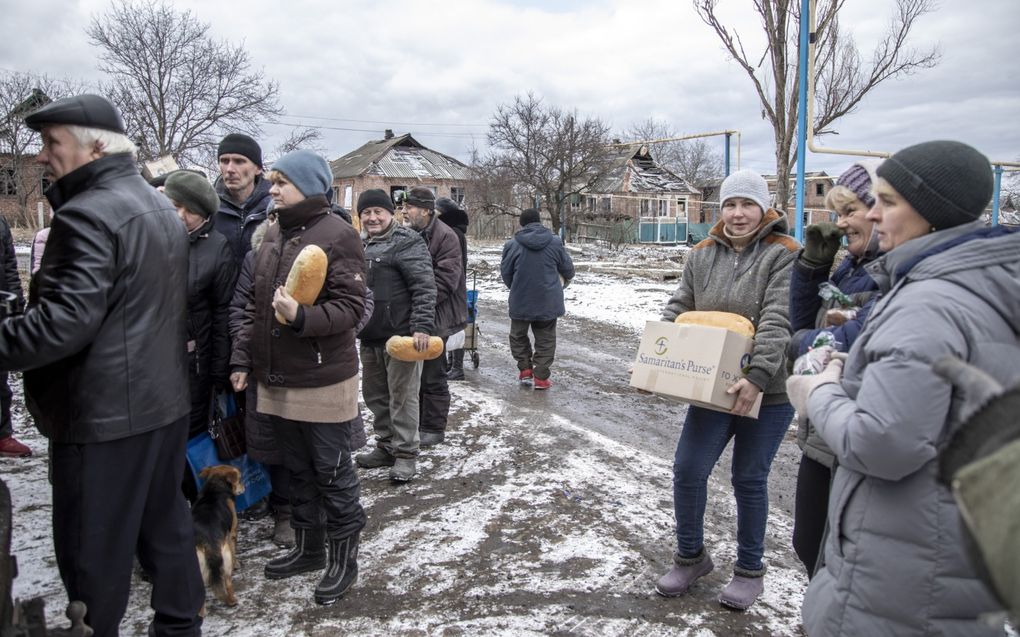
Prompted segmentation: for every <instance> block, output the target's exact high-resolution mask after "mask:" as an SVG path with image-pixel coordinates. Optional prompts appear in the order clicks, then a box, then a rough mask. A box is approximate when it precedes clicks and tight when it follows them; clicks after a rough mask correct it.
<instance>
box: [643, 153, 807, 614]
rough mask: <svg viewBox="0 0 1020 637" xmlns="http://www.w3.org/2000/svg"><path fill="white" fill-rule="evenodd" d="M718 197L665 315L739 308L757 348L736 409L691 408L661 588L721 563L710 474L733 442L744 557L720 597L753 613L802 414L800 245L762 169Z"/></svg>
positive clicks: (732, 179)
mask: <svg viewBox="0 0 1020 637" xmlns="http://www.w3.org/2000/svg"><path fill="white" fill-rule="evenodd" d="M719 201H720V202H721V206H722V219H721V220H720V221H719V222H718V223H717V224H715V226H714V227H713V228H712V229H711V230H710V231H709V236H708V238H707V239H705V240H704V241H702V242H700V243H698V244H697V245H695V246H694V248H693V249H692V250H691V251H690V253H689V254H688V257H687V263H686V264H685V265H684V272H683V276H682V278H681V280H680V286H679V287H678V288H677V290H676V292H674V294H673V296H672V298H670V300H669V302H668V303H667V304H666V307H665V309H664V310H663V312H662V320H663V321H670V322H672V321H673V320H674V319H676V317H677V316H678V315H680V314H682V313H683V312H689V311H693V310H697V311H722V312H732V313H734V314H739V315H741V316H743V317H744V318H747V319H748V320H750V321H751V323H753V324H754V326H755V337H754V346H753V348H752V350H751V358H750V361H749V362H748V364H747V367H746V372H745V376H744V378H741V379H740V380H738V381H737V382H736V383H734V384H733V386H732V387H730V389H729V393H731V394H734V395H735V397H736V402H735V404H734V407H733V409H732V411H730V412H729V413H724V412H719V411H713V410H709V409H705V408H702V407H697V406H694V405H690V406H689V407H688V408H687V418H686V420H685V421H684V425H683V429H682V430H681V433H680V440H679V442H677V447H676V456H675V457H674V460H673V508H674V512H675V514H676V539H677V548H676V553H675V554H674V557H673V567H672V569H670V571H669V572H668V573H666V574H665V575H663V576H662V577H661V578H659V580H658V582H657V583H656V585H655V590H656V591H657V592H658V593H659V594H660V595H663V596H666V597H677V596H680V595H683V594H684V593H686V592H687V591H688V589H689V588H690V587H691V585H692V584H693V583H694V582H695V581H696V580H698V579H699V578H701V577H704V576H705V575H707V574H708V573H710V572H711V571H712V570H713V568H715V565H714V564H713V562H712V557H711V555H709V551H708V549H707V548H706V547H705V543H704V521H705V507H706V502H707V499H708V477H709V475H710V474H711V473H712V468H713V467H714V466H715V463H716V462H717V461H718V460H719V456H720V455H721V454H722V452H723V450H724V449H725V448H726V446H727V445H728V444H729V442H730V440H731V439H732V440H733V466H732V470H731V471H732V484H733V494H734V496H735V497H736V501H737V562H736V564H735V565H734V568H733V577H732V579H731V580H730V582H729V584H727V585H726V587H725V588H724V589H723V591H722V593H720V595H719V603H720V604H722V605H723V606H725V607H727V608H732V609H735V610H746V609H747V608H750V607H751V605H753V604H754V602H755V600H757V599H758V596H759V595H761V593H762V591H763V590H764V581H765V580H764V576H765V562H764V561H763V560H762V558H763V556H764V553H765V525H766V523H767V521H768V511H769V499H768V477H769V470H770V469H771V467H772V459H773V458H774V457H775V455H776V451H778V450H779V444H780V443H781V442H782V440H783V436H784V435H785V434H786V431H787V429H789V426H790V421H791V420H792V418H793V407H792V406H791V405H790V402H789V400H788V399H787V397H786V388H785V385H784V383H785V381H786V373H787V372H786V346H787V343H788V341H789V339H790V322H789V317H788V314H787V312H788V311H789V302H790V269H791V267H792V266H793V261H794V259H796V257H797V253H798V251H799V250H800V245H799V244H798V243H797V242H796V241H794V240H793V239H792V238H791V237H790V236H788V235H787V234H786V232H787V229H788V226H787V221H786V215H784V214H783V213H782V212H779V211H777V210H774V209H772V208H770V207H769V191H768V185H767V184H766V183H765V180H764V179H763V178H762V177H761V175H758V174H756V173H754V172H753V171H751V170H741V171H738V172H735V173H733V174H731V175H730V176H729V177H727V178H726V179H725V180H724V181H723V183H722V186H721V187H720V191H719ZM759 394H764V396H763V397H762V405H761V409H760V411H759V413H758V417H757V418H750V417H748V415H747V414H748V413H749V412H750V410H751V407H752V406H753V405H754V403H755V400H756V399H757V398H758V396H759Z"/></svg>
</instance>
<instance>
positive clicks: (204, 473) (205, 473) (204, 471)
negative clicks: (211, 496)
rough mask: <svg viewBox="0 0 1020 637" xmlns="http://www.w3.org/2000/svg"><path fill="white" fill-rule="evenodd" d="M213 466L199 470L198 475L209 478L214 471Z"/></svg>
mask: <svg viewBox="0 0 1020 637" xmlns="http://www.w3.org/2000/svg"><path fill="white" fill-rule="evenodd" d="M212 469H213V467H212V466H211V465H210V466H208V467H206V468H204V469H202V470H201V471H199V472H198V477H199V478H200V479H202V480H208V479H209V474H210V473H212Z"/></svg>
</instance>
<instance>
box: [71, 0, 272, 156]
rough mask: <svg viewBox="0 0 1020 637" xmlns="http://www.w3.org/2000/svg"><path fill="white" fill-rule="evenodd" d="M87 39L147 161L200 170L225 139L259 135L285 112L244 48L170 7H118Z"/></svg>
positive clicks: (95, 22)
mask: <svg viewBox="0 0 1020 637" xmlns="http://www.w3.org/2000/svg"><path fill="white" fill-rule="evenodd" d="M85 33H86V34H87V35H88V37H89V39H90V41H91V42H92V44H94V45H95V46H97V47H99V49H100V54H99V59H100V65H99V69H100V70H101V71H103V72H105V73H107V74H109V76H110V77H111V81H110V83H109V84H108V85H107V86H105V87H104V90H105V91H106V92H107V94H108V95H109V96H110V97H111V98H112V99H113V101H114V102H116V104H117V106H118V107H119V108H120V111H121V114H122V115H123V116H124V122H125V124H126V125H127V128H128V133H129V135H130V136H131V137H132V138H133V139H134V140H135V142H136V143H137V144H138V147H139V155H140V158H141V159H143V160H145V159H154V158H156V157H161V156H164V155H172V156H173V157H174V158H175V159H177V161H178V162H179V163H181V164H182V165H186V164H190V163H199V164H200V163H201V154H202V153H201V152H200V151H202V150H203V149H204V150H205V151H206V153H208V152H209V148H210V147H212V146H214V145H215V144H216V142H217V141H218V140H219V138H220V137H222V135H223V134H224V133H226V132H232V131H233V132H236V131H240V132H245V133H248V134H251V135H257V134H258V133H259V130H260V127H259V122H260V121H262V120H266V119H271V118H273V117H275V116H276V115H279V114H280V113H281V112H282V111H281V109H280V107H279V106H278V104H277V92H278V86H277V84H276V82H273V81H270V80H268V79H266V77H265V76H264V75H263V73H262V72H261V71H253V70H252V69H251V62H250V61H249V58H248V53H247V51H245V49H244V47H243V46H240V45H238V46H234V45H232V44H230V43H228V42H226V41H220V40H214V39H213V38H212V36H211V35H210V34H209V25H208V24H205V23H203V22H200V21H199V20H198V19H197V18H196V17H195V16H194V15H193V14H192V13H191V12H190V11H177V10H175V9H174V8H173V6H172V5H170V4H167V3H166V2H157V1H156V0H148V1H146V2H142V3H130V2H129V1H128V0H116V1H115V2H114V3H113V5H112V6H111V8H110V9H109V10H108V11H107V12H105V13H102V14H97V15H93V17H92V21H91V23H90V24H89V26H88V27H87V28H86V30H85Z"/></svg>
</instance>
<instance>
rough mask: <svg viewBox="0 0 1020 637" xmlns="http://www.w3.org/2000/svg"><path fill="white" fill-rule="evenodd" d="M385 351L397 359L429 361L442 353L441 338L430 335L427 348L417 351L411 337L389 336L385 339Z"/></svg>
mask: <svg viewBox="0 0 1020 637" xmlns="http://www.w3.org/2000/svg"><path fill="white" fill-rule="evenodd" d="M386 353H387V354H389V355H390V356H392V357H393V358H395V359H397V360H398V361H407V362H412V361H430V360H432V359H433V358H436V357H438V356H439V355H440V354H442V353H443V339H441V338H439V337H438V336H430V337H429V346H428V349H426V350H425V351H424V352H419V351H418V350H416V349H414V339H413V338H412V337H410V336H391V337H390V338H389V340H388V341H386Z"/></svg>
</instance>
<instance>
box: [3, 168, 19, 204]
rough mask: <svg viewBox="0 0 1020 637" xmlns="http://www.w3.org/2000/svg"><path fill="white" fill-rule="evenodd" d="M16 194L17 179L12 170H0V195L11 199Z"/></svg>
mask: <svg viewBox="0 0 1020 637" xmlns="http://www.w3.org/2000/svg"><path fill="white" fill-rule="evenodd" d="M17 194H18V179H17V175H16V174H15V173H14V169H13V168H4V169H0V195H2V196H5V197H13V196H14V195H17Z"/></svg>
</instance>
